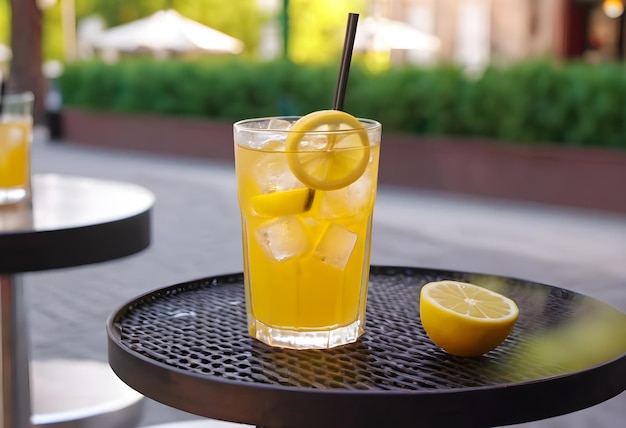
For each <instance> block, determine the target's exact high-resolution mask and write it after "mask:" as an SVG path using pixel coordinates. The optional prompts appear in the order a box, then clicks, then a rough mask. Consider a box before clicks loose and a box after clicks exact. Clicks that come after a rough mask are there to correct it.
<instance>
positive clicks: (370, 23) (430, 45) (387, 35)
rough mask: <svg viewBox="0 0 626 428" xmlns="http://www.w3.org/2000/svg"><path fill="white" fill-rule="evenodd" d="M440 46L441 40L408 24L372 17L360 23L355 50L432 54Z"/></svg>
mask: <svg viewBox="0 0 626 428" xmlns="http://www.w3.org/2000/svg"><path fill="white" fill-rule="evenodd" d="M440 46H441V42H440V40H439V38H437V37H435V36H432V35H430V34H426V33H423V32H421V31H419V30H417V29H416V28H414V27H412V26H410V25H409V24H407V23H406V22H402V21H393V20H390V19H386V18H374V17H371V16H368V17H366V18H365V19H363V21H362V22H359V24H358V26H357V30H356V37H355V40H354V49H355V50H360V51H388V50H390V49H413V50H424V51H430V52H432V51H436V50H438V49H439V47H440Z"/></svg>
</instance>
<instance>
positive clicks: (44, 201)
mask: <svg viewBox="0 0 626 428" xmlns="http://www.w3.org/2000/svg"><path fill="white" fill-rule="evenodd" d="M32 186H33V197H32V200H28V201H25V202H22V203H19V204H14V205H6V206H0V305H1V308H0V315H1V317H0V327H1V333H2V341H1V346H2V348H1V350H2V353H1V355H2V357H1V358H2V361H1V362H2V365H1V366H0V367H2V373H1V375H2V390H1V394H2V395H1V396H0V398H1V401H0V415H1V417H0V428H24V427H30V426H31V422H30V419H31V414H30V413H31V395H30V385H29V381H30V379H29V353H28V329H27V317H26V312H27V309H26V303H25V302H24V290H23V288H24V287H23V284H22V278H21V276H20V274H22V273H25V272H33V271H41V270H47V269H56V268H65V267H71V266H79V265H86V264H91V263H96V262H103V261H107V260H112V259H116V258H121V257H125V256H129V255H131V254H134V253H137V252H139V251H141V250H143V249H145V248H146V247H147V246H148V245H149V243H150V213H151V209H152V206H153V204H154V196H153V195H152V193H150V192H149V191H148V190H146V189H144V188H142V187H140V186H136V185H133V184H128V183H119V182H114V181H104V180H96V179H90V178H84V177H73V176H63V175H56V174H41V175H35V176H34V177H33V184H32Z"/></svg>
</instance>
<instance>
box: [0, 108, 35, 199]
mask: <svg viewBox="0 0 626 428" xmlns="http://www.w3.org/2000/svg"><path fill="white" fill-rule="evenodd" d="M31 133H32V123H31V122H30V121H27V120H25V119H24V120H20V119H4V120H3V121H2V122H0V188H15V187H25V186H27V184H28V177H29V176H30V172H29V168H30V162H29V159H30V156H29V151H30V136H31Z"/></svg>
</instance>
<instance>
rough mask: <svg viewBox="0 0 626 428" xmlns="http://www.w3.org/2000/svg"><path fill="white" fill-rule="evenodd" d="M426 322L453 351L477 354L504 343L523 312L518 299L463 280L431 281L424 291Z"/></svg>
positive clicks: (423, 316) (422, 304)
mask: <svg viewBox="0 0 626 428" xmlns="http://www.w3.org/2000/svg"><path fill="white" fill-rule="evenodd" d="M420 316H421V319H422V326H423V327H424V330H425V331H426V333H427V334H428V336H429V337H430V339H431V340H432V341H433V342H434V343H435V344H436V345H438V346H439V347H440V348H442V349H443V350H445V351H446V352H448V353H449V354H451V355H456V356H460V357H476V356H479V355H483V354H485V353H487V352H489V351H491V350H492V349H494V348H496V347H497V346H498V345H500V344H501V343H502V342H503V341H504V340H505V339H506V338H507V337H508V336H509V334H510V333H511V331H512V330H513V326H514V325H515V321H517V318H518V316H519V309H518V307H517V305H516V304H515V302H514V301H513V300H511V299H509V298H508V297H505V296H503V295H501V294H498V293H496V292H494V291H491V290H488V289H486V288H483V287H479V286H477V285H474V284H469V283H465V282H459V281H449V280H446V281H437V282H430V283H428V284H426V285H424V286H423V287H422V290H421V293H420Z"/></svg>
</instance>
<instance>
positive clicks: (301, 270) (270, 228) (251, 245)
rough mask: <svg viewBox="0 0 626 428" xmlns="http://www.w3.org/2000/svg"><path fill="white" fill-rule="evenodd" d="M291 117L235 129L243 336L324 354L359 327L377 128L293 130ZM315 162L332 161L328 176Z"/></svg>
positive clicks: (367, 123)
mask: <svg viewBox="0 0 626 428" xmlns="http://www.w3.org/2000/svg"><path fill="white" fill-rule="evenodd" d="M298 119H299V118H298V117H274V118H259V119H249V120H243V121H240V122H237V123H235V124H234V140H235V166H236V175H237V189H238V199H239V206H240V211H241V224H242V235H243V259H244V282H245V292H246V307H247V316H248V330H249V332H250V335H251V336H253V337H255V338H257V339H259V340H260V341H262V342H264V343H266V344H268V345H271V346H277V347H284V348H292V349H327V348H333V347H336V346H340V345H344V344H347V343H351V342H355V341H356V340H357V339H358V337H359V336H360V335H361V334H362V333H363V330H364V325H365V307H366V299H367V286H368V280H369V269H370V245H371V231H372V216H373V210H374V203H375V199H376V186H377V179H378V162H379V156H380V141H381V125H380V123H378V122H376V121H373V120H369V119H358V123H360V126H361V127H362V128H360V129H344V128H345V127H344V128H341V129H337V128H334V127H325V128H324V127H321V129H315V130H309V131H306V132H303V131H294V130H292V129H291V126H292V125H293V124H294V123H295V122H296V121H297V120H298ZM294 133H297V135H293V134H294ZM294 138H295V139H296V140H297V141H298V149H297V150H294V149H293V147H292V146H293V145H290V144H289V142H288V141H289V140H290V139H292V140H293V139H294ZM316 160H317V161H318V163H321V164H324V163H325V162H327V161H330V162H335V161H337V160H338V161H337V162H336V163H334V164H333V165H334V167H333V168H335V173H336V174H334V175H333V173H332V171H331V172H328V171H326V172H324V171H320V170H319V168H316V167H315V166H312V165H313V164H314V163H315V161H316ZM310 161H313V164H311V162H310ZM322 169H323V167H322ZM324 174H327V175H326V176H325V175H324ZM337 177H339V178H337Z"/></svg>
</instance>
